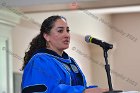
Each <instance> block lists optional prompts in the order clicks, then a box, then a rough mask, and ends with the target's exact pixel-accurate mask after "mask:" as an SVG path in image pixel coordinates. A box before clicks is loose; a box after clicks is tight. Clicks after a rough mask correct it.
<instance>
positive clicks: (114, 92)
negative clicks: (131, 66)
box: [100, 42, 122, 93]
mask: <svg viewBox="0 0 140 93" xmlns="http://www.w3.org/2000/svg"><path fill="white" fill-rule="evenodd" d="M100 46H101V47H102V48H103V51H104V58H105V63H106V64H105V70H106V74H107V79H108V86H109V91H106V92H104V93H120V92H122V90H113V87H112V82H111V75H110V65H109V64H108V59H107V58H108V53H107V52H108V50H109V49H112V48H113V45H111V44H108V43H106V42H102V44H100Z"/></svg>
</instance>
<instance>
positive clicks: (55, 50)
mask: <svg viewBox="0 0 140 93" xmlns="http://www.w3.org/2000/svg"><path fill="white" fill-rule="evenodd" d="M47 49H49V50H52V51H54V52H56V53H57V54H58V55H60V56H62V54H63V51H62V50H58V49H55V48H50V47H48V48H47Z"/></svg>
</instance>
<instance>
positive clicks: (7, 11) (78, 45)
mask: <svg viewBox="0 0 140 93" xmlns="http://www.w3.org/2000/svg"><path fill="white" fill-rule="evenodd" d="M51 15H62V16H64V17H66V19H67V22H68V25H69V27H70V31H71V44H70V47H69V49H67V50H66V52H67V53H68V54H69V55H70V56H71V57H73V58H74V59H75V60H76V61H77V63H78V64H79V66H80V67H81V69H82V71H83V72H84V74H85V76H86V79H87V84H88V85H98V86H99V87H101V88H108V83H107V78H106V72H105V69H104V64H105V62H104V57H103V50H102V48H101V47H99V46H97V45H95V44H88V43H86V42H85V40H84V38H85V36H86V35H91V36H93V37H95V38H98V39H101V40H103V41H106V42H109V43H112V44H113V45H114V47H113V49H112V50H109V52H108V55H109V64H110V66H111V75H112V83H113V88H114V89H120V90H123V91H140V74H139V71H140V57H139V47H140V38H139V36H140V31H139V30H140V26H139V25H140V21H139V20H140V0H51V1H50V0H28V1H27V0H0V93H20V87H21V79H22V73H23V71H22V70H21V67H22V64H23V57H24V53H25V51H26V50H27V49H28V46H29V43H30V42H31V40H32V38H33V37H35V36H36V35H37V34H38V33H39V32H40V25H41V23H42V22H43V20H44V19H46V18H47V17H49V16H51Z"/></svg>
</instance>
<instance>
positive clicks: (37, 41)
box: [22, 15, 66, 70]
mask: <svg viewBox="0 0 140 93" xmlns="http://www.w3.org/2000/svg"><path fill="white" fill-rule="evenodd" d="M58 19H64V20H66V19H65V18H64V17H63V16H58V15H55V16H50V17H48V18H47V19H45V20H44V22H43V23H42V25H41V29H40V34H38V35H37V36H36V37H34V38H33V39H32V41H31V42H30V46H29V50H28V51H27V52H25V56H24V63H23V66H22V70H24V68H25V66H26V65H27V63H28V61H29V60H30V59H31V57H32V56H33V53H34V52H35V51H37V50H38V49H41V48H47V41H46V40H45V38H44V37H43V34H44V33H46V34H49V33H50V31H51V29H52V28H53V26H54V23H55V22H56V20H58Z"/></svg>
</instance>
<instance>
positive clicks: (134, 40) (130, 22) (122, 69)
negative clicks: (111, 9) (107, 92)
mask: <svg viewBox="0 0 140 93" xmlns="http://www.w3.org/2000/svg"><path fill="white" fill-rule="evenodd" d="M139 20H140V13H128V14H127V13H126V14H114V15H112V23H113V24H112V25H114V26H116V28H118V29H121V30H122V31H118V30H113V40H114V42H115V44H116V49H115V50H114V71H115V72H117V73H114V77H115V79H114V83H115V84H114V85H115V88H116V89H122V90H126V91H128V90H137V91H140V74H139V71H140V62H139V61H140V57H139V48H140V38H139V36H140V31H139V30H140V21H139ZM130 35H132V36H130Z"/></svg>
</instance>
